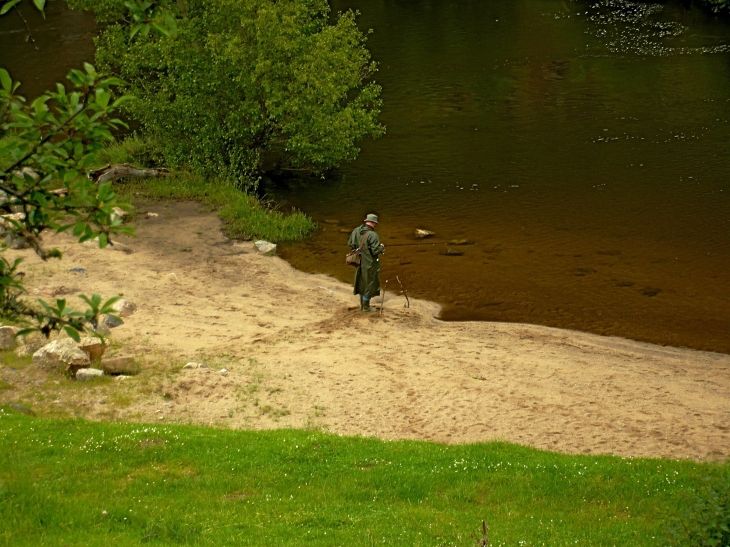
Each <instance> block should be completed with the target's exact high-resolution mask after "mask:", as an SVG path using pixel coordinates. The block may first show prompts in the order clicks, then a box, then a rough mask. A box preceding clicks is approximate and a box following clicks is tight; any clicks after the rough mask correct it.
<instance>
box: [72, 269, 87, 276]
mask: <svg viewBox="0 0 730 547" xmlns="http://www.w3.org/2000/svg"><path fill="white" fill-rule="evenodd" d="M69 272H71V273H77V274H79V275H84V274H85V273H86V269H85V268H71V269H70V270H69Z"/></svg>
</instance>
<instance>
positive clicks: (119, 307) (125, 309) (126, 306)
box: [112, 299, 137, 317]
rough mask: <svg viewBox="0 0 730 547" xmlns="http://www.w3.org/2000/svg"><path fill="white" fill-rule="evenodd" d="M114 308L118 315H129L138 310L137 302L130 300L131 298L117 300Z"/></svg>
mask: <svg viewBox="0 0 730 547" xmlns="http://www.w3.org/2000/svg"><path fill="white" fill-rule="evenodd" d="M112 308H113V309H114V311H115V312H117V315H118V316H119V317H129V316H130V315H132V314H133V313H134V312H135V311H137V304H135V303H133V302H130V301H129V300H124V299H121V300H117V301H116V302H115V303H114V304H113V305H112Z"/></svg>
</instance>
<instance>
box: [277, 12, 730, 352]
mask: <svg viewBox="0 0 730 547" xmlns="http://www.w3.org/2000/svg"><path fill="white" fill-rule="evenodd" d="M346 8H357V9H359V10H360V11H361V12H362V15H361V17H360V18H359V23H360V26H361V28H373V29H374V33H373V34H372V35H371V37H370V40H369V46H370V48H371V50H372V52H373V56H374V58H375V59H376V60H377V61H378V62H379V63H380V72H379V73H378V75H377V80H378V81H379V82H380V83H381V84H382V85H383V98H384V100H385V107H384V110H383V115H382V121H383V122H384V123H385V124H386V125H387V126H388V134H387V136H386V137H383V138H381V139H379V140H377V141H375V142H365V143H363V146H362V153H361V155H360V157H359V159H358V160H357V161H355V162H354V163H352V164H350V165H346V166H343V167H342V168H341V170H340V171H339V173H338V176H337V177H335V179H334V180H330V181H324V182H321V181H318V182H314V183H308V182H304V181H295V182H293V183H291V184H289V185H287V187H285V188H276V187H274V186H269V187H268V191H269V193H270V194H271V195H273V196H274V197H275V198H276V199H278V200H280V201H282V202H285V203H286V204H288V205H293V206H295V207H297V208H299V209H303V210H304V211H307V212H309V213H310V214H312V215H313V216H314V217H315V219H316V220H318V221H320V222H321V230H320V231H319V232H318V233H317V234H316V235H315V236H314V237H313V238H311V239H310V240H308V241H307V242H305V243H303V244H299V245H292V246H284V248H283V249H282V256H284V257H285V258H286V259H287V260H289V261H290V262H291V263H292V264H294V265H295V266H296V267H298V268H300V269H304V270H307V271H316V272H326V273H329V274H333V275H335V276H337V277H339V278H341V279H343V280H350V279H351V278H352V272H351V271H349V268H348V267H346V266H344V264H343V262H344V261H343V256H344V252H345V248H344V246H343V245H344V243H345V242H346V240H347V235H346V234H345V233H340V230H342V231H346V230H348V229H351V228H352V227H353V226H354V225H356V224H358V223H359V222H360V221H361V220H362V218H364V215H365V214H366V213H368V212H377V213H378V214H380V217H381V224H380V227H379V229H378V231H379V233H380V234H381V236H382V238H383V241H384V243H385V244H386V245H388V244H401V243H414V242H415V238H414V237H413V235H412V234H413V230H414V229H415V228H426V229H429V230H433V231H435V232H436V233H437V235H436V237H435V238H433V239H432V240H426V242H428V243H436V244H435V245H425V244H424V245H422V246H403V247H392V248H388V249H387V251H386V254H385V256H384V258H383V261H382V265H383V272H382V278H383V283H385V281H386V280H388V289H389V290H393V289H398V283H397V281H396V276H398V277H399V278H400V279H401V281H402V282H403V284H404V286H405V288H406V289H407V290H408V291H409V295H411V296H415V297H420V298H427V299H433V300H436V301H438V302H441V303H442V304H444V311H443V314H442V317H443V318H444V319H449V320H490V321H491V320H494V321H515V322H527V323H537V324H542V325H549V326H555V327H563V328H570V329H578V330H583V331H589V332H595V333H600V334H609V335H617V336H624V337H628V338H633V339H637V340H645V341H650V342H656V343H661V344H669V345H677V346H688V347H692V348H697V349H707V350H714V351H720V352H726V353H730V336H729V335H728V333H729V332H730V296H728V295H730V280H729V277H728V271H729V270H728V267H729V266H730V220H729V215H730V201H729V199H728V198H729V194H730V184H728V183H727V176H728V170H729V168H730V156H728V154H727V145H728V142H729V141H730V122H729V120H730V112H729V111H728V110H729V106H730V103H729V102H728V101H729V100H730V70H729V68H730V63H729V61H730V54H729V53H728V44H730V25H728V24H727V23H725V22H722V21H717V20H714V19H712V18H710V17H707V16H706V15H704V14H703V13H701V12H699V11H697V10H689V11H687V10H683V9H681V8H680V7H679V6H677V5H674V4H671V3H670V4H666V5H660V4H633V3H629V2H619V1H613V0H609V1H602V2H563V1H560V0H557V1H556V0H544V1H535V0H516V1H511V2H500V3H496V2H472V1H466V0H465V1H453V0H449V1H446V0H441V1H440V0H431V1H425V0H424V1H417V2H395V1H383V0H381V1H376V0H369V1H368V2H353V1H338V2H335V9H336V10H343V9H346ZM326 220H330V221H338V222H339V223H340V224H334V223H327V222H325V221H326ZM454 239H468V240H471V241H473V244H470V245H464V246H454V245H448V244H445V243H447V242H448V241H450V240H454ZM426 242H424V243H426ZM445 249H453V250H458V251H460V252H463V255H461V256H451V255H449V254H445V253H443V252H442V251H444V250H445ZM353 302H355V300H353ZM393 305H400V303H399V302H397V303H394V304H393Z"/></svg>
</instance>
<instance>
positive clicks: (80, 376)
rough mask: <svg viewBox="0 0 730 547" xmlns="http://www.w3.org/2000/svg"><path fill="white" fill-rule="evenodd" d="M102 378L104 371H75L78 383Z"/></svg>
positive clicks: (83, 369)
mask: <svg viewBox="0 0 730 547" xmlns="http://www.w3.org/2000/svg"><path fill="white" fill-rule="evenodd" d="M101 376H104V371H102V370H99V369H98V368H82V369H79V370H77V371H76V379H77V380H80V381H82V382H83V381H86V380H91V379H93V378H99V377H101Z"/></svg>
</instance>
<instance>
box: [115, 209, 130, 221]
mask: <svg viewBox="0 0 730 547" xmlns="http://www.w3.org/2000/svg"><path fill="white" fill-rule="evenodd" d="M128 216H129V213H128V212H127V211H125V210H124V209H122V208H121V207H114V208H112V214H111V217H112V221H115V220H122V221H123V220H124V219H125V218H127V217H128Z"/></svg>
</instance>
